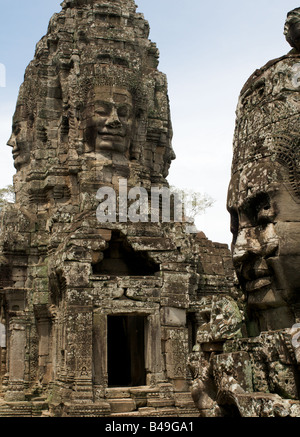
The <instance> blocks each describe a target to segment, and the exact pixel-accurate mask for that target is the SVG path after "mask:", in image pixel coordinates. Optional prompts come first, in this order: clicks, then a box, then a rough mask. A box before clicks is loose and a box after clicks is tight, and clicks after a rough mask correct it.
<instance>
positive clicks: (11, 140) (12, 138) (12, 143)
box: [6, 134, 17, 147]
mask: <svg viewBox="0 0 300 437" xmlns="http://www.w3.org/2000/svg"><path fill="white" fill-rule="evenodd" d="M6 144H7V145H8V146H10V147H15V146H16V145H17V143H16V137H15V135H14V134H12V135H11V136H10V138H9V140H8V141H7V143H6Z"/></svg>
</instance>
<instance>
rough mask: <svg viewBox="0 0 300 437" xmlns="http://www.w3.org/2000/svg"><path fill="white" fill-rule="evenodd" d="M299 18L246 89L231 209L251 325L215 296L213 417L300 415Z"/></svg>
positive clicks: (196, 356) (204, 410)
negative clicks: (285, 49)
mask: <svg viewBox="0 0 300 437" xmlns="http://www.w3.org/2000/svg"><path fill="white" fill-rule="evenodd" d="M299 26H300V20H299V8H297V9H295V10H294V11H292V12H290V13H289V14H288V18H287V21H286V25H285V31H284V33H285V35H286V37H287V40H288V42H289V43H290V44H291V45H292V47H293V50H292V51H290V52H289V53H288V54H287V55H286V56H283V57H281V58H278V59H275V60H273V61H270V62H269V63H268V64H266V65H265V66H264V67H262V68H261V69H259V70H256V71H255V73H254V74H253V75H252V76H251V77H250V78H249V80H248V81H247V82H246V84H245V86H244V87H243V89H242V91H241V94H240V97H239V102H238V107H237V119H236V129H235V135H234V155H233V162H232V177H231V181H230V186H229V191H228V210H229V212H230V214H231V230H232V233H233V242H232V255H233V263H234V267H235V270H236V273H237V277H238V280H239V284H240V286H241V289H242V292H243V296H244V302H245V306H244V309H242V318H243V316H244V317H245V319H244V320H245V322H246V328H247V331H244V330H243V328H244V327H245V326H244V327H243V326H241V327H240V322H241V320H242V319H240V315H239V314H238V312H237V311H236V309H234V308H235V305H234V303H233V305H232V306H231V309H230V310H228V309H227V310H226V308H228V304H225V305H224V303H225V302H224V303H223V305H222V303H221V304H220V302H221V301H220V297H219V296H215V297H214V301H215V302H216V303H217V306H218V307H220V310H221V311H220V313H221V316H219V320H220V322H222V323H221V325H220V326H222V327H223V326H224V327H223V329H224V331H223V332H229V333H230V331H231V335H229V336H228V335H222V334H221V332H222V331H221V330H217V332H218V333H219V334H221V335H220V337H219V338H218V344H217V343H215V347H214V348H213V347H211V346H210V347H208V345H207V344H206V338H209V337H210V338H212V333H213V332H214V328H215V327H216V326H217V325H218V323H216V322H217V318H215V319H214V318H213V317H212V314H211V315H210V316H209V320H208V322H207V323H206V325H205V324H204V325H202V326H201V327H200V328H199V329H198V335H197V340H198V344H197V346H196V347H195V348H194V353H193V354H192V355H191V356H190V364H189V365H190V368H191V370H192V373H193V375H194V383H193V391H192V393H193V398H194V400H195V403H196V405H197V406H198V408H199V410H200V413H201V415H204V416H211V415H212V416H217V415H221V416H243V417H287V416H290V417H299V415H300V408H299V407H300V403H299V393H300V392H299V390H300V386H299V326H300V325H299V302H300V300H299V299H300V295H299V286H300V276H299V272H300V224H299V217H300V191H299V182H300V178H299V158H300V154H299V151H300V148H299V146H300V143H299V138H300V136H299V102H300V89H299V82H298V77H299V71H300V70H299V67H300V55H299V38H298V37H299V32H298V29H299ZM227 301H228V300H227ZM228 303H229V301H228ZM212 307H213V306H212ZM203 310H204V306H203V307H202V311H203ZM226 323H227V326H226ZM239 327H240V328H241V329H238V328H239ZM208 332H209V333H210V334H208Z"/></svg>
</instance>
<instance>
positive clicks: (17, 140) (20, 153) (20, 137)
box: [7, 120, 30, 170]
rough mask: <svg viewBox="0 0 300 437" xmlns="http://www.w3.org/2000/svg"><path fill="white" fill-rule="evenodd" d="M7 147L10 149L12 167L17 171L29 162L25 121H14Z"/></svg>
mask: <svg viewBox="0 0 300 437" xmlns="http://www.w3.org/2000/svg"><path fill="white" fill-rule="evenodd" d="M7 145H8V146H10V147H12V154H13V158H14V166H15V168H16V169H17V170H19V169H20V168H21V167H22V166H24V165H25V164H27V163H28V162H29V159H30V154H29V141H28V137H27V122H26V121H15V120H14V122H13V128H12V134H11V137H10V139H9V140H8V142H7Z"/></svg>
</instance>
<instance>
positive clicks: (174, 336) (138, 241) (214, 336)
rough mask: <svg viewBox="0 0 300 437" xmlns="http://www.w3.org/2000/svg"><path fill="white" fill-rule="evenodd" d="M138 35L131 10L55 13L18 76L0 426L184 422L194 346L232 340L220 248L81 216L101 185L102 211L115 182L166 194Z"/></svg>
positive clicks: (163, 125) (230, 299) (161, 112)
mask: <svg viewBox="0 0 300 437" xmlns="http://www.w3.org/2000/svg"><path fill="white" fill-rule="evenodd" d="M148 34H149V25H148V22H147V21H146V20H145V19H144V17H143V15H142V14H139V13H136V5H135V3H134V1H132V0H115V1H108V0H98V1H96V0H95V1H91V0H90V1H79V0H77V1H75V0H74V1H71V0H65V1H64V2H63V3H62V11H61V12H60V13H58V14H55V15H54V16H53V17H52V18H51V20H50V23H49V28H48V32H47V35H46V36H45V37H43V38H42V39H41V41H40V42H39V43H38V44H37V46H36V52H35V57H34V59H33V61H32V62H31V63H30V64H29V66H28V67H27V69H26V73H25V78H24V82H23V84H22V85H21V87H20V92H19V97H18V101H17V105H16V111H15V115H14V117H13V130H12V136H11V138H10V139H9V141H8V144H9V145H10V146H11V147H12V153H13V158H14V164H15V167H16V175H15V177H14V189H15V193H16V202H15V203H14V204H10V205H8V206H7V207H6V208H5V209H4V210H3V211H2V213H1V241H0V247H1V265H0V268H1V290H0V308H1V324H0V326H1V345H0V346H1V347H0V357H1V369H0V370H1V371H0V392H1V399H0V416H12V417H13V416H44V417H49V416H50V417H56V416H59V417H76V416H78V417H79V416H82V417H83V416H85V417H88V416H89V417H101V416H118V415H122V416H160V417H164V416H177V417H178V416H182V417H183V416H189V415H191V416H198V415H199V411H198V409H197V407H196V405H195V404H194V402H193V399H192V396H191V384H192V378H191V374H190V371H189V368H188V355H189V353H190V352H192V349H193V346H194V345H195V344H196V338H197V335H198V336H199V338H200V337H201V341H203V343H204V344H205V347H206V349H207V350H211V349H214V347H215V346H214V345H217V346H216V347H217V348H218V350H219V349H220V348H221V347H222V344H223V343H224V339H225V338H231V337H232V335H236V336H237V337H240V336H241V330H242V325H243V317H242V316H241V313H240V311H239V305H240V302H239V291H238V290H237V288H236V286H235V276H234V271H233V266H232V262H231V255H230V252H229V250H228V248H227V246H226V245H222V244H217V243H212V242H211V241H209V240H208V239H207V238H206V237H205V235H204V234H203V233H198V234H192V235H191V234H188V233H187V232H186V227H185V223H184V222H176V221H175V220H173V221H172V220H170V221H169V222H164V221H163V220H159V221H158V222H156V223H153V222H151V220H150V221H147V220H145V221H138V222H135V223H133V222H132V221H130V220H127V217H126V215H125V217H124V214H123V215H122V214H120V213H118V214H117V215H116V216H115V220H111V221H109V220H108V221H105V222H103V221H102V222H101V221H100V220H99V217H98V216H97V208H98V206H99V202H100V201H101V199H100V197H99V194H98V195H97V193H98V190H99V189H100V188H101V187H102V188H105V187H106V188H110V189H111V190H114V192H115V193H116V194H117V198H118V200H119V199H120V192H119V190H120V187H121V185H120V181H123V182H124V181H126V184H127V188H128V189H131V188H134V187H140V188H143V189H144V190H146V193H150V190H151V188H152V187H153V186H155V187H159V188H163V187H165V188H167V187H168V183H167V180H166V177H167V175H168V169H169V166H170V163H171V161H172V160H173V159H174V158H175V154H174V151H173V149H172V145H171V139H172V126H171V120H170V110H169V101H168V94H167V80H166V77H165V75H164V74H162V73H161V72H159V70H158V69H157V66H158V58H159V53H158V49H157V47H156V45H155V44H154V43H152V42H151V41H150V40H149V39H148ZM102 200H103V199H102ZM160 209H161V208H160V207H158V212H159V211H160ZM216 296H218V297H219V298H220V299H219V300H218V299H217V298H216ZM229 321H230V322H229ZM228 323H229V325H230V327H232V329H230V327H229V328H228ZM198 328H200V332H198V334H197V330H198ZM220 332H221V333H222V335H221V334H220Z"/></svg>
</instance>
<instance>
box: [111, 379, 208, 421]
mask: <svg viewBox="0 0 300 437" xmlns="http://www.w3.org/2000/svg"><path fill="white" fill-rule="evenodd" d="M171 387H172V386H171V385H170V384H164V385H163V386H161V387H160V388H159V389H158V388H157V387H155V388H152V387H148V386H144V387H132V388H127V387H126V388H109V389H107V391H106V401H107V402H108V403H109V404H110V407H111V416H112V417H149V416H152V417H199V411H198V410H197V408H196V407H195V404H194V402H193V399H192V396H191V393H190V392H184V393H182V392H180V393H173V392H172V391H171V390H170V389H171Z"/></svg>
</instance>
